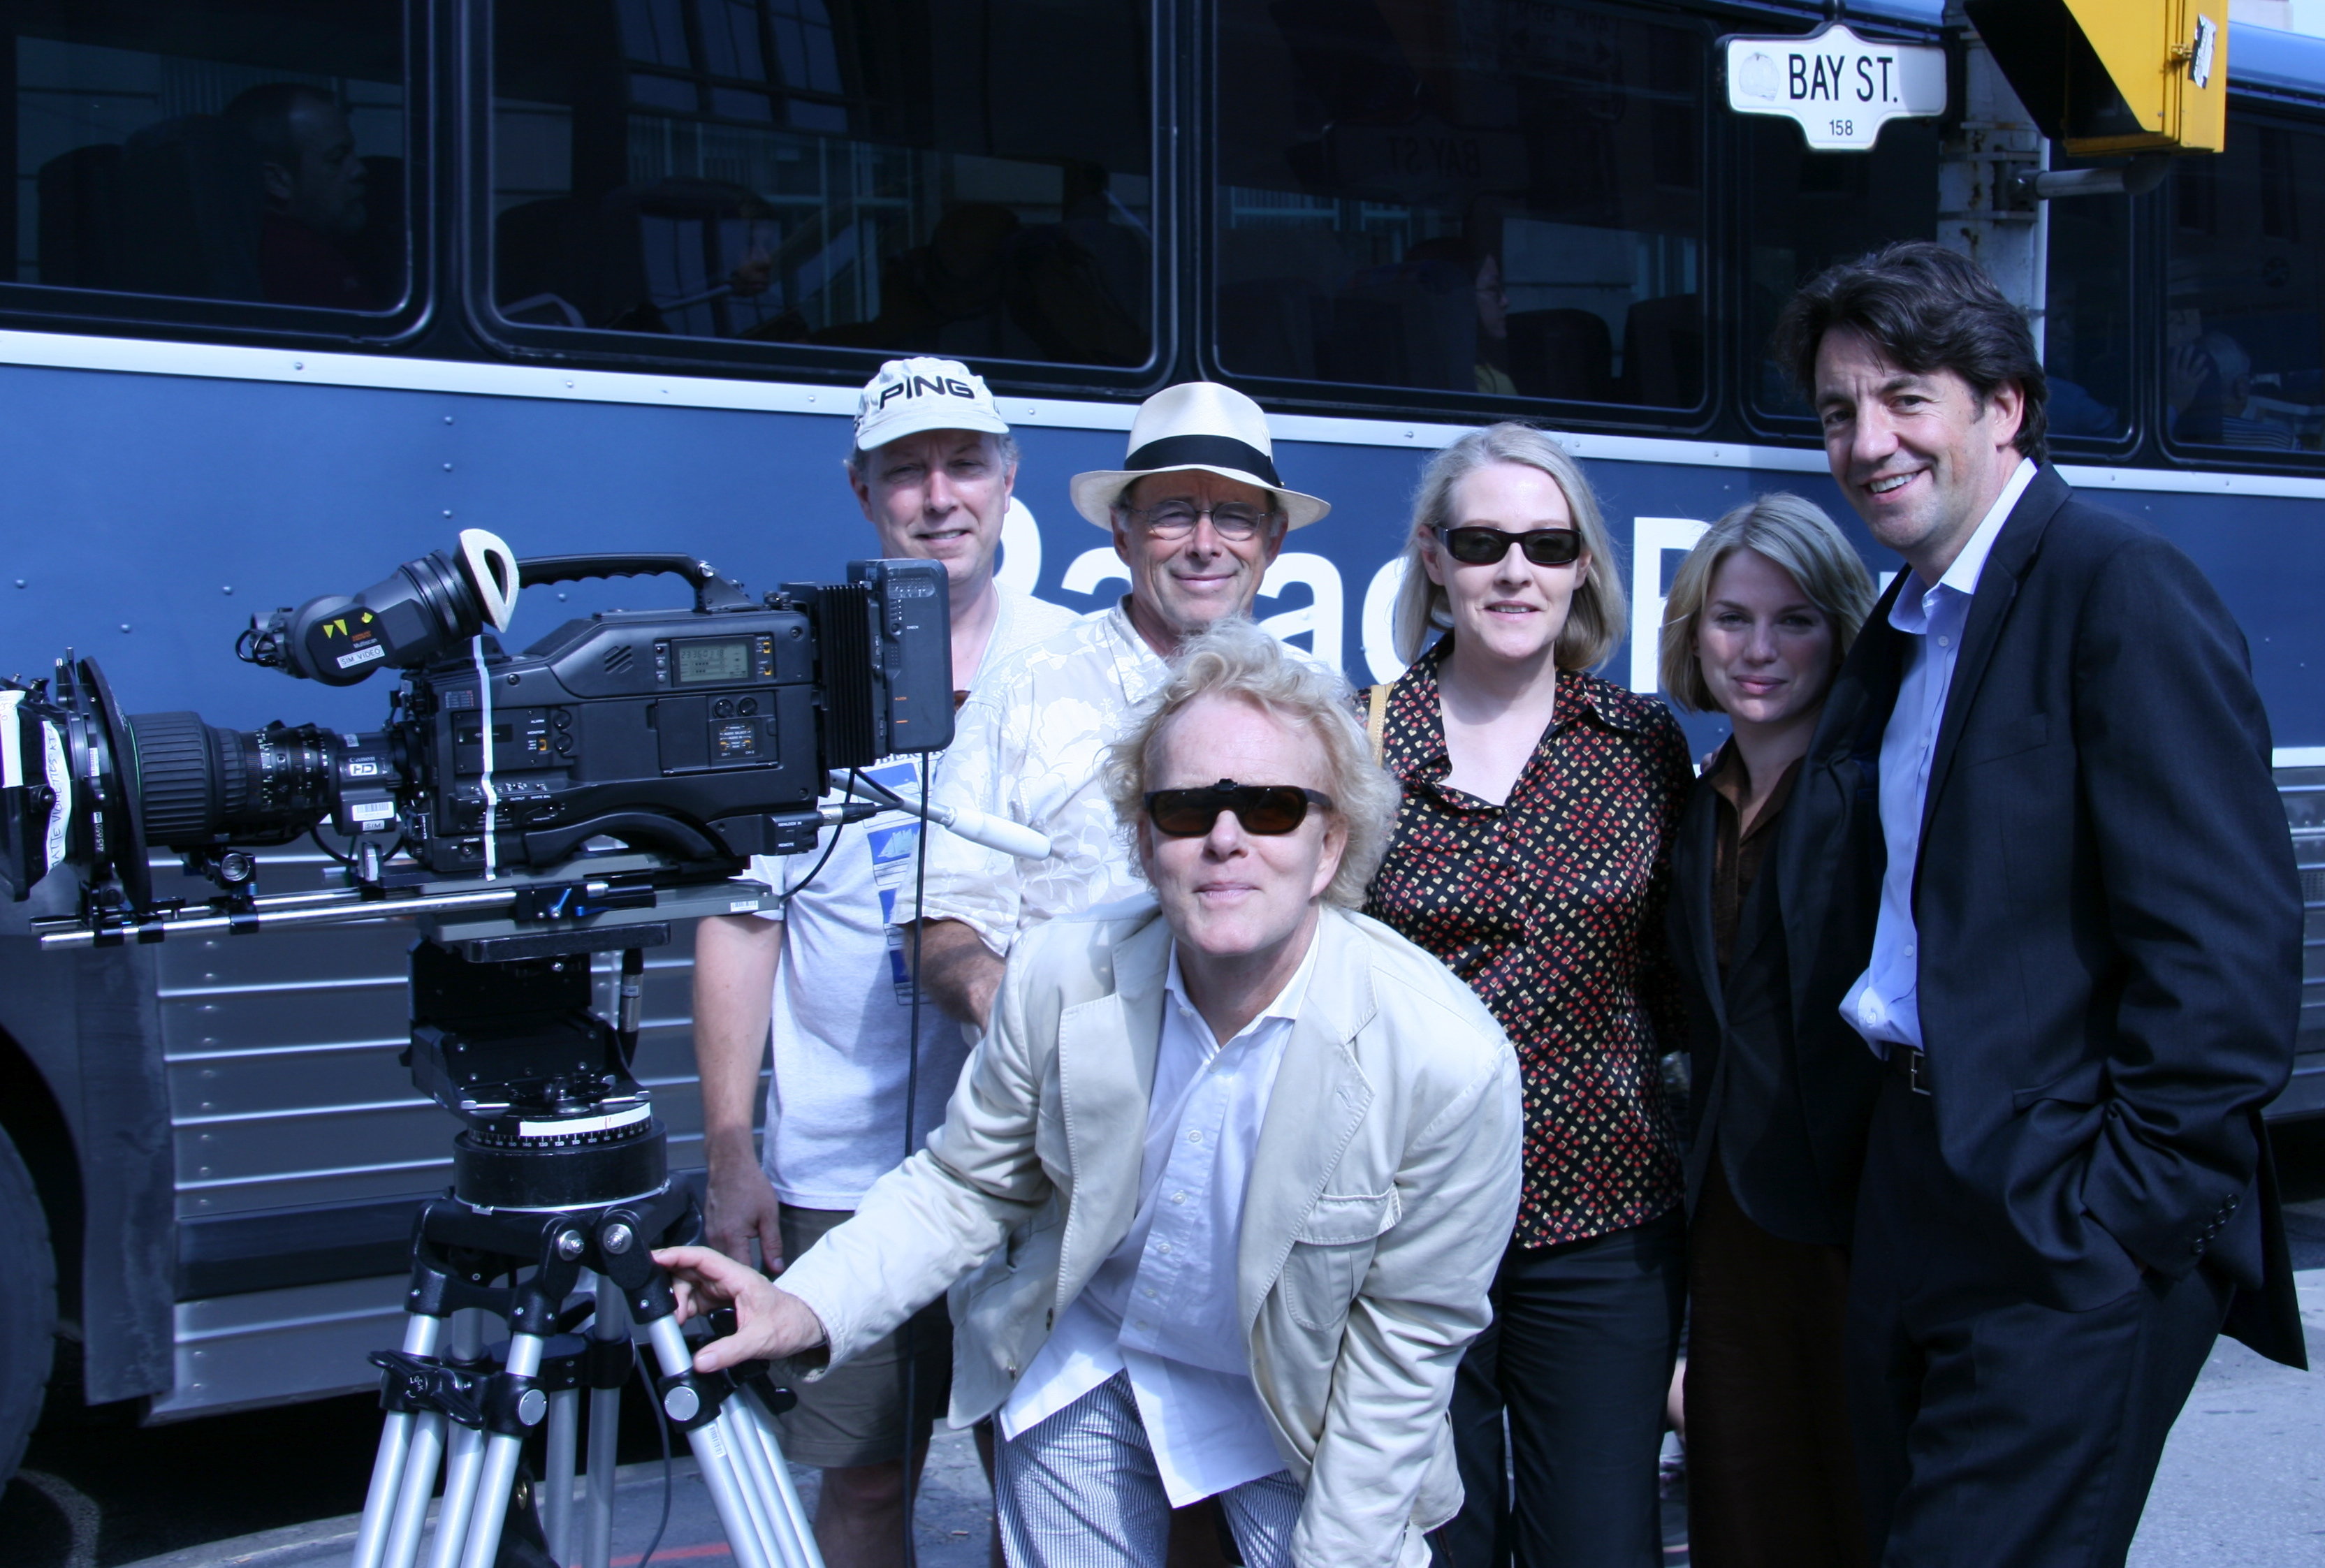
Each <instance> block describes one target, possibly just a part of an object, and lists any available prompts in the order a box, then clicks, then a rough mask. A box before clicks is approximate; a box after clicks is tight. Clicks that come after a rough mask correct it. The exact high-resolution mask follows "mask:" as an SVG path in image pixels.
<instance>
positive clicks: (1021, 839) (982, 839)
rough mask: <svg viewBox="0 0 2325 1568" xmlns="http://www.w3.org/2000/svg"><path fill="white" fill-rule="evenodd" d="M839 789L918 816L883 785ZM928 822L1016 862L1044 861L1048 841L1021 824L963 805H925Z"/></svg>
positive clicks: (856, 781) (859, 782) (846, 784)
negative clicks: (1013, 857) (1009, 857)
mask: <svg viewBox="0 0 2325 1568" xmlns="http://www.w3.org/2000/svg"><path fill="white" fill-rule="evenodd" d="M838 786H839V788H840V789H842V790H844V791H846V792H847V793H848V794H850V795H853V796H855V797H856V798H857V799H859V800H869V801H871V802H872V803H873V804H875V805H876V806H885V807H889V808H891V809H892V810H896V811H903V812H907V813H909V814H911V815H912V816H919V815H920V813H921V808H920V807H919V806H917V805H915V804H914V803H913V802H912V801H910V800H907V799H905V798H903V796H901V795H898V794H897V793H896V792H895V791H894V790H893V789H888V788H887V787H886V786H885V785H882V784H875V783H874V782H873V781H872V780H871V779H861V778H850V779H838ZM929 820H930V821H931V822H933V823H935V824H936V825H937V826H940V827H947V828H950V829H951V830H952V831H953V832H955V833H957V834H959V835H961V837H963V838H965V839H967V840H968V842H969V843H971V844H983V845H984V846H985V847H986V848H987V849H994V850H999V851H1000V852H1001V853H1003V854H1005V855H1014V856H1015V857H1016V858H1017V859H1019V860H1047V859H1049V858H1050V841H1049V839H1048V838H1046V837H1044V836H1043V835H1041V834H1038V833H1036V832H1034V831H1033V829H1032V828H1030V827H1027V826H1025V825H1024V824H1023V823H1018V822H1012V821H1010V820H1009V819H1008V818H1007V817H1005V816H987V814H986V813H984V812H982V811H972V810H970V809H969V808H968V807H966V806H959V807H955V806H943V805H940V804H939V803H938V802H936V801H934V800H931V801H930V802H929Z"/></svg>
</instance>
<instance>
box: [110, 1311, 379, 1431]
mask: <svg viewBox="0 0 2325 1568" xmlns="http://www.w3.org/2000/svg"><path fill="white" fill-rule="evenodd" d="M403 1290H404V1281H403V1279H402V1278H400V1277H399V1278H394V1279H348V1280H341V1281H338V1282H337V1283H335V1284H331V1285H303V1286H300V1287H297V1288H295V1289H292V1290H269V1291H263V1292H260V1293H258V1294H255V1295H251V1296H223V1297H220V1298H219V1299H218V1300H216V1301H184V1302H180V1303H179V1304H178V1308H177V1386H176V1387H175V1388H172V1389H171V1391H170V1392H169V1394H168V1395H167V1396H165V1397H162V1398H161V1399H158V1400H156V1401H154V1404H153V1415H154V1416H156V1417H157V1418H162V1419H167V1418H168V1417H171V1416H191V1415H195V1414H198V1413H199V1414H204V1415H207V1414H210V1413H213V1412H215V1411H218V1410H221V1409H231V1408H234V1407H238V1406H250V1405H280V1404H287V1403H289V1402H291V1401H292V1400H297V1399H320V1398H324V1397H328V1396H330V1395H333V1394H352V1393H357V1392H360V1391H362V1390H364V1389H366V1388H377V1387H378V1386H379V1374H378V1373H377V1372H376V1371H375V1370H373V1369H372V1368H371V1366H370V1365H369V1363H368V1360H367V1358H368V1357H369V1356H370V1354H371V1352H372V1351H377V1350H392V1349H394V1347H395V1346H396V1345H398V1344H400V1343H402V1342H403Z"/></svg>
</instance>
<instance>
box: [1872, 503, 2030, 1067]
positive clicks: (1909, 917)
mask: <svg viewBox="0 0 2325 1568" xmlns="http://www.w3.org/2000/svg"><path fill="white" fill-rule="evenodd" d="M2034 472H2035V470H2034V465H2033V462H2031V461H2029V460H2028V459H2026V458H2024V457H2022V458H2020V459H2019V461H2018V467H2017V469H2016V470H2015V472H2014V473H2013V474H2012V475H2010V482H2009V483H2008V484H2005V485H2004V486H2003V487H2002V493H2001V494H2000V495H1999V496H1997V497H1996V500H1995V503H1994V506H1993V508H1992V509H1991V510H1990V511H1988V512H1987V514H1986V516H1985V518H1984V520H1983V521H1980V522H1979V523H1978V531H1977V532H1975V533H1973V534H1971V535H1970V536H1969V542H1968V544H1965V545H1964V546H1962V549H1961V554H1959V555H1958V556H1956V557H1955V558H1954V560H1953V564H1952V565H1951V566H1950V567H1947V568H1946V570H1945V575H1944V576H1941V577H1940V578H1939V579H1938V580H1937V583H1936V585H1935V586H1929V585H1925V584H1924V583H1923V582H1922V576H1921V574H1920V573H1919V572H1914V573H1913V574H1912V575H1911V576H1908V577H1907V578H1906V581H1905V586H1904V587H1903V588H1901V589H1900V590H1898V594H1897V600H1896V603H1894V604H1891V605H1890V606H1889V624H1890V625H1892V626H1894V627H1895V628H1896V629H1897V630H1898V631H1900V632H1904V633H1905V634H1906V635H1907V637H1908V638H1909V639H1910V641H1908V642H1907V643H1906V645H1905V659H1904V676H1903V678H1901V679H1900V680H1899V681H1898V683H1897V706H1895V707H1894V709H1892V710H1891V712H1890V715H1889V726H1888V728H1887V729H1885V730H1884V731H1883V732H1882V733H1881V836H1882V839H1883V841H1884V842H1885V844H1887V845H1888V850H1889V863H1888V865H1887V867H1886V868H1885V870H1884V872H1883V873H1882V877H1881V914H1880V918H1879V919H1878V920H1877V921H1876V923H1875V925H1874V928H1873V962H1872V964H1870V965H1869V966H1868V967H1867V968H1866V971H1865V973H1863V974H1860V975H1858V976H1857V983H1856V984H1854V985H1852V986H1850V987H1849V988H1848V995H1847V996H1845V997H1843V998H1842V999H1841V1003H1840V1016H1841V1017H1843V1018H1845V1019H1848V1022H1849V1023H1850V1024H1851V1025H1852V1026H1853V1027H1854V1028H1856V1030H1857V1033H1858V1034H1860V1035H1863V1036H1864V1037H1865V1040H1866V1044H1867V1045H1869V1046H1871V1047H1873V1053H1874V1055H1876V1056H1887V1055H1888V1054H1889V1047H1891V1046H1893V1045H1894V1046H1911V1047H1914V1048H1915V1049H1917V1050H1918V1049H1920V1048H1922V1007H1921V994H1920V992H1921V981H1920V969H1919V962H1920V960H1919V954H1920V952H1921V940H1920V936H1919V935H1918V933H1917V932H1916V931H1915V930H1914V927H1913V879H1914V874H1915V872H1917V871H1918V870H1919V869H1920V866H1921V860H1922V808H1923V807H1924V805H1925V804H1926V803H1927V801H1928V799H1929V797H1930V763H1931V759H1932V757H1933V756H1934V755H1935V754H1936V752H1937V748H1938V730H1939V727H1940V726H1941V724H1943V723H1944V721H1945V715H1946V694H1947V693H1948V692H1949V691H1950V690H1951V689H1952V687H1953V680H1954V661H1955V660H1956V659H1959V657H1960V655H1961V638H1962V629H1963V627H1964V626H1966V625H1967V624H1968V622H1969V607H1970V601H1971V600H1972V599H1974V598H1976V597H1977V596H1978V576H1979V575H1980V574H1981V573H1983V572H1984V571H1985V570H1986V558H1987V556H1988V555H1990V554H1992V553H1993V550H1994V541H1995V540H1996V539H1998V538H2000V537H2001V534H2002V525H2003V523H2004V522H2005V521H2007V520H2008V518H2009V516H2010V512H2011V509H2012V508H2014V507H2015V506H2016V505H2017V504H2018V498H2019V497H2020V496H2022V495H2024V493H2026V486H2027V485H2029V484H2032V483H2033V480H2034Z"/></svg>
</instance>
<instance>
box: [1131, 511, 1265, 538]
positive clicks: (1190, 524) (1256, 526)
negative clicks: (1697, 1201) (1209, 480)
mask: <svg viewBox="0 0 2325 1568" xmlns="http://www.w3.org/2000/svg"><path fill="white" fill-rule="evenodd" d="M1123 511H1124V512H1127V513H1128V514H1129V515H1130V516H1132V517H1135V518H1136V519H1137V520H1138V523H1139V526H1140V527H1141V528H1144V530H1146V531H1147V532H1148V533H1150V534H1153V536H1154V537H1155V538H1156V539H1184V538H1185V537H1186V536H1187V535H1189V534H1190V533H1192V532H1194V531H1195V520H1196V519H1197V518H1199V517H1208V518H1209V519H1210V520H1211V530H1212V531H1213V532H1215V533H1217V534H1218V536H1219V537H1220V538H1221V539H1224V540H1234V541H1235V542H1236V543H1237V544H1240V543H1242V542H1243V541H1244V540H1247V539H1249V538H1250V537H1251V536H1252V535H1254V534H1255V533H1257V532H1258V531H1259V530H1260V529H1261V527H1262V526H1263V525H1264V524H1265V523H1266V521H1267V520H1268V519H1269V518H1271V517H1274V515H1275V512H1274V509H1273V508H1271V507H1265V506H1253V505H1251V504H1250V503H1247V502H1242V501H1229V502H1225V503H1221V504H1219V505H1218V506H1198V505H1196V504H1195V503H1193V502H1191V501H1159V502H1156V503H1154V504H1153V505H1152V506H1144V507H1139V506H1125V507H1124V508H1123Z"/></svg>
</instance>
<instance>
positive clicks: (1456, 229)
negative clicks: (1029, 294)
mask: <svg viewBox="0 0 2325 1568" xmlns="http://www.w3.org/2000/svg"><path fill="white" fill-rule="evenodd" d="M1707 40H1708V34H1707V33H1706V32H1704V31H1703V30H1702V29H1701V28H1700V27H1698V26H1696V25H1694V24H1691V23H1687V22H1685V21H1683V20H1681V19H1678V18H1674V17H1672V16H1670V15H1668V14H1638V13H1633V12H1630V11H1627V10H1625V9H1622V8H1616V7H1608V6H1589V5H1546V4H1529V3H1527V0H1222V4H1221V5H1220V26H1219V37H1218V67H1219V82H1220V88H1219V95H1218V120H1219V148H1218V195H1217V201H1218V236H1219V250H1218V280H1219V281H1218V289H1219V292H1218V352H1219V358H1220V361H1221V363H1222V364H1224V365H1225V366H1226V367H1227V369H1228V370H1229V371H1230V372H1233V373H1235V374H1241V375H1250V376H1272V377H1283V378H1286V379H1293V380H1300V381H1320V382H1343V383H1365V384H1370V385H1376V386H1392V387H1427V388H1441V389H1445V390H1447V391H1449V392H1470V393H1476V392H1492V393H1503V394H1518V395H1524V396H1529V397H1546V398H1562V399H1571V400H1576V401H1589V402H1616V403H1639V404H1650V405H1655V406H1660V407H1681V408H1687V407H1693V406H1695V405H1696V404H1698V403H1700V401H1702V399H1703V395H1704V326H1703V321H1704V310H1703V258H1704V245H1703V233H1704V208H1705V203H1704V171H1703V164H1704V144H1703V139H1704V108H1703V92H1704V79H1705V51H1706V49H1707V46H1708V44H1707Z"/></svg>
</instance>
